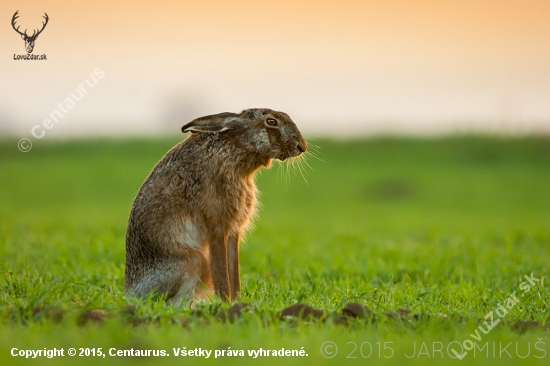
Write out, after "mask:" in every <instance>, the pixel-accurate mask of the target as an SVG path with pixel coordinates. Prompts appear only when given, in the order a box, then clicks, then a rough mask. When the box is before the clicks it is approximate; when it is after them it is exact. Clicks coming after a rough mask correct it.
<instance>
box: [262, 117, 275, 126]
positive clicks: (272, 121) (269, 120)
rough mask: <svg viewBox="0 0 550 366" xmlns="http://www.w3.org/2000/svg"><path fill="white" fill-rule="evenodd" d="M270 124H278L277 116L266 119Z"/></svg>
mask: <svg viewBox="0 0 550 366" xmlns="http://www.w3.org/2000/svg"><path fill="white" fill-rule="evenodd" d="M265 123H267V125H268V126H277V120H276V119H275V118H268V119H266V120H265Z"/></svg>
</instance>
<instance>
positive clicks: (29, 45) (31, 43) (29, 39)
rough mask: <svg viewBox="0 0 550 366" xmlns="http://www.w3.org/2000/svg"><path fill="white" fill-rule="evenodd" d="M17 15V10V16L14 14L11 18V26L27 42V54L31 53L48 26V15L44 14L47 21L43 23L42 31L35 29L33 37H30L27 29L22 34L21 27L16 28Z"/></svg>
mask: <svg viewBox="0 0 550 366" xmlns="http://www.w3.org/2000/svg"><path fill="white" fill-rule="evenodd" d="M17 13H19V10H17V11H16V12H15V14H13V18H11V26H12V27H13V29H15V31H16V32H17V33H19V34H20V35H21V38H23V40H24V41H25V48H26V49H27V53H31V52H32V50H33V49H34V42H35V41H36V38H37V37H38V35H39V34H40V33H42V31H43V30H44V28H46V24H48V19H49V18H48V14H46V13H44V14H45V15H44V16H43V18H44V19H46V21H45V22H42V29H40V30H38V29H35V30H34V31H33V33H32V36H29V35H28V34H27V30H26V29H25V32H23V33H21V32H20V31H19V26H18V27H17V28H15V20H16V19H17V18H19V15H17Z"/></svg>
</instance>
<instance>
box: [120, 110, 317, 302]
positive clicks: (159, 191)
mask: <svg viewBox="0 0 550 366" xmlns="http://www.w3.org/2000/svg"><path fill="white" fill-rule="evenodd" d="M181 129H182V132H184V133H185V132H191V135H189V136H188V137H187V139H185V140H184V141H182V142H181V143H179V144H178V145H176V146H175V147H174V148H172V149H171V150H170V151H168V153H167V154H166V155H165V156H164V157H163V158H162V160H161V161H160V162H159V163H158V164H157V165H156V166H155V167H154V168H153V170H152V171H151V173H150V174H149V176H148V177H147V179H146V180H145V182H144V183H143V185H142V186H141V188H140V190H139V192H138V194H137V197H136V198H135V200H134V203H133V206H132V210H131V213H130V218H129V222H128V230H127V233H126V271H125V289H126V291H127V292H128V293H129V294H130V295H133V296H144V295H146V294H148V293H150V292H152V291H154V292H158V293H162V294H167V296H168V301H169V302H171V303H172V304H174V305H179V304H180V303H181V302H182V301H183V300H186V302H189V303H192V302H193V301H194V300H196V299H207V298H208V296H210V295H212V294H213V293H214V291H215V292H216V293H217V295H218V296H220V298H221V299H222V300H224V301H232V300H235V298H236V297H237V294H238V292H239V291H240V289H241V283H240V276H239V242H240V240H241V238H242V237H243V235H244V233H245V230H246V228H247V226H248V225H249V223H250V221H251V219H252V218H253V216H254V210H255V206H256V192H257V191H256V186H255V184H254V173H255V172H256V171H257V170H258V169H259V168H261V167H262V166H264V167H269V166H270V165H271V162H272V160H273V159H278V160H281V161H284V160H285V159H287V158H292V157H297V156H299V155H300V154H302V153H304V152H305V151H306V150H307V142H306V141H305V140H304V138H303V137H302V135H301V133H300V131H299V130H298V128H297V127H296V124H294V122H293V121H292V120H291V119H290V117H289V116H288V115H287V114H286V113H283V112H277V111H273V110H271V109H265V108H261V109H246V110H243V111H242V112H241V113H228V112H226V113H220V114H216V115H211V116H206V117H201V118H197V119H195V120H193V121H191V122H189V123H187V124H186V125H184V126H183V127H182V128H181Z"/></svg>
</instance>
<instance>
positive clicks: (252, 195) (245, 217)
mask: <svg viewBox="0 0 550 366" xmlns="http://www.w3.org/2000/svg"><path fill="white" fill-rule="evenodd" d="M256 193H257V191H256V186H255V185H254V183H253V182H244V183H243V190H242V191H241V192H240V195H239V199H238V206H237V207H235V211H234V212H235V216H234V225H232V226H236V229H237V230H238V231H243V230H246V227H247V226H248V225H249V224H250V222H251V221H252V220H253V218H254V216H255V213H256V206H257V199H256Z"/></svg>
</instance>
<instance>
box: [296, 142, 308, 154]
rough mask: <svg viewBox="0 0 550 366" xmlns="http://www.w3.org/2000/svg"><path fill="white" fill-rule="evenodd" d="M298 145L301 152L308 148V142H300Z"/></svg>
mask: <svg viewBox="0 0 550 366" xmlns="http://www.w3.org/2000/svg"><path fill="white" fill-rule="evenodd" d="M296 147H297V148H298V151H300V152H301V153H303V152H306V150H307V145H306V144H302V143H299V144H298V145H297V146H296Z"/></svg>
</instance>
